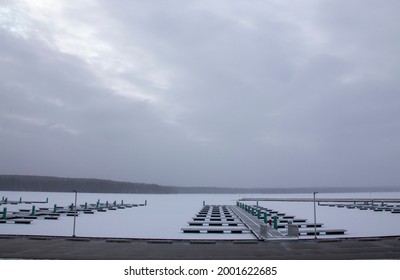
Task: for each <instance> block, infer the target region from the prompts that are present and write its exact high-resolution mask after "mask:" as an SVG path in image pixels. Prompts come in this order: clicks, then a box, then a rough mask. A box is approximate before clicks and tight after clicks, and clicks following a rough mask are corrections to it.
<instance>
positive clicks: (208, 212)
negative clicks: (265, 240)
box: [181, 205, 251, 234]
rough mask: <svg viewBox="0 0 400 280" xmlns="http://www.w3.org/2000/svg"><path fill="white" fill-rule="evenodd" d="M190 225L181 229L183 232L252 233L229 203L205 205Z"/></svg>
mask: <svg viewBox="0 0 400 280" xmlns="http://www.w3.org/2000/svg"><path fill="white" fill-rule="evenodd" d="M188 225H189V226H188V227H184V228H182V229H181V230H182V232H183V233H220V234H223V233H225V234H226V233H228V234H242V233H251V230H250V229H249V228H248V227H247V226H246V225H245V224H244V223H243V222H242V221H241V220H240V219H239V218H238V217H237V215H235V213H234V212H233V211H232V210H231V209H230V208H229V206H227V205H204V206H203V208H202V209H201V210H200V211H199V213H198V214H197V215H196V216H195V217H193V218H192V221H190V222H188Z"/></svg>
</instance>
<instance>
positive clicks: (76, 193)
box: [72, 190, 78, 237]
mask: <svg viewBox="0 0 400 280" xmlns="http://www.w3.org/2000/svg"><path fill="white" fill-rule="evenodd" d="M73 192H74V193H75V212H74V229H73V233H72V237H76V235H75V227H76V200H77V197H78V192H77V191H76V190H73Z"/></svg>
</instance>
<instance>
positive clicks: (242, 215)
mask: <svg viewBox="0 0 400 280" xmlns="http://www.w3.org/2000/svg"><path fill="white" fill-rule="evenodd" d="M229 208H230V209H231V210H232V211H233V212H234V213H235V214H236V215H237V216H238V217H239V219H240V220H242V222H243V223H245V224H246V226H248V227H249V228H250V230H251V231H252V233H253V234H254V235H255V236H256V237H257V238H258V239H265V237H264V236H261V234H260V225H261V224H264V222H262V221H260V220H259V219H258V218H257V217H255V216H250V215H249V214H248V213H246V211H244V210H243V209H241V208H239V207H237V206H229ZM283 237H285V238H287V237H286V236H284V235H283V234H282V233H280V232H279V231H277V230H275V229H273V228H268V232H267V236H266V238H267V239H268V238H283Z"/></svg>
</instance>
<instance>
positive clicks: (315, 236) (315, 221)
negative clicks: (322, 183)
mask: <svg viewBox="0 0 400 280" xmlns="http://www.w3.org/2000/svg"><path fill="white" fill-rule="evenodd" d="M317 193H318V192H313V197H314V199H313V201H314V240H315V241H317V208H316V207H315V195H316V194H317Z"/></svg>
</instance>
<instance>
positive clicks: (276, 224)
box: [274, 216, 278, 230]
mask: <svg viewBox="0 0 400 280" xmlns="http://www.w3.org/2000/svg"><path fill="white" fill-rule="evenodd" d="M274 229H275V230H277V229H278V216H274Z"/></svg>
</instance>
